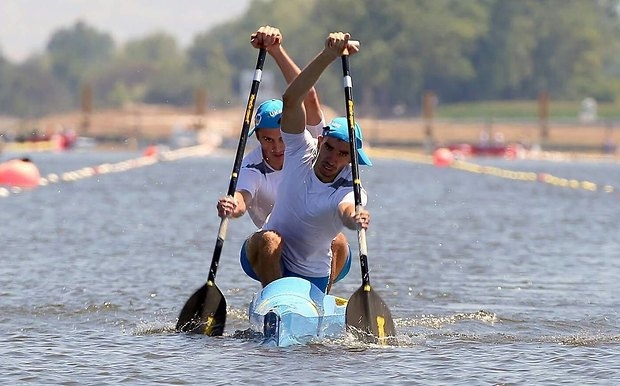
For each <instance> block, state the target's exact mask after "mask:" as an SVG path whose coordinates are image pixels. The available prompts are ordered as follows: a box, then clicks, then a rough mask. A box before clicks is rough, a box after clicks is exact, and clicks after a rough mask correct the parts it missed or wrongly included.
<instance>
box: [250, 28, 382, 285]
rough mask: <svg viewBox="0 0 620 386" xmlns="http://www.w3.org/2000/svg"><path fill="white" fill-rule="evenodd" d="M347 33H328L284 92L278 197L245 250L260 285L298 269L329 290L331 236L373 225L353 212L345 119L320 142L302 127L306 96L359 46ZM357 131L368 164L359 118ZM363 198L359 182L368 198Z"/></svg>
mask: <svg viewBox="0 0 620 386" xmlns="http://www.w3.org/2000/svg"><path fill="white" fill-rule="evenodd" d="M349 37H350V35H349V34H344V33H341V32H339V33H332V34H330V35H329V37H328V38H327V40H326V43H325V48H324V49H323V50H322V51H321V52H320V53H319V54H318V55H317V56H316V57H315V58H314V59H313V60H312V61H311V62H310V64H309V65H308V66H307V67H306V68H305V69H304V70H303V71H301V73H300V74H299V75H298V76H297V77H296V78H295V80H293V82H291V84H289V87H288V88H287V89H286V91H285V93H284V96H283V109H282V122H281V131H282V139H283V141H284V144H285V160H286V162H285V164H284V167H283V169H282V174H283V175H282V181H281V182H280V185H279V192H278V198H277V199H276V202H275V205H274V208H273V211H272V212H271V214H270V216H269V217H268V219H267V222H266V223H265V224H264V226H263V229H262V230H259V231H258V232H255V233H254V234H253V235H252V236H250V238H249V239H248V241H247V243H246V245H245V250H244V252H245V253H246V255H247V259H248V261H249V263H250V264H251V268H252V272H250V273H248V274H249V275H250V276H252V277H255V278H258V279H259V280H260V282H261V284H262V285H263V286H265V285H267V284H269V283H270V282H272V281H274V280H276V279H278V278H280V277H283V276H297V277H301V278H304V279H306V280H309V281H310V282H312V283H313V284H315V285H316V286H317V287H318V288H319V289H320V290H321V291H323V292H328V290H329V285H330V281H331V279H330V276H331V275H332V271H331V268H330V265H331V260H332V257H334V256H333V254H334V253H340V252H339V251H336V250H332V249H331V243H332V240H333V239H334V237H336V235H337V234H338V233H340V232H341V231H342V229H343V228H344V227H346V228H348V229H352V230H356V229H358V228H363V229H367V228H368V224H369V221H370V213H369V212H368V211H367V210H365V209H362V210H361V211H359V213H357V214H356V210H355V200H354V194H353V180H352V171H351V165H350V162H351V154H350V146H349V132H348V125H347V122H346V120H345V118H336V119H334V120H332V121H331V122H330V123H329V124H328V125H327V126H326V127H325V129H324V130H323V135H321V136H319V138H318V143H317V141H315V140H314V139H313V138H312V135H310V133H309V132H308V131H307V130H305V122H306V119H307V118H306V112H305V109H304V107H303V101H304V98H305V97H306V95H307V94H308V92H309V91H310V90H311V89H312V88H313V87H314V84H315V83H316V82H317V80H318V79H319V77H320V75H321V74H322V73H323V71H324V70H325V69H326V68H327V67H328V66H329V65H330V64H331V63H332V62H333V61H334V60H335V59H337V58H339V57H340V56H341V55H342V54H343V53H348V54H354V53H356V52H357V51H358V49H359V48H358V47H357V46H353V45H351V44H349ZM355 131H356V135H357V140H356V144H355V148H356V151H357V156H358V159H359V163H360V164H361V165H369V166H370V165H372V163H371V161H370V159H369V158H368V155H367V154H366V153H365V152H364V149H363V147H362V135H361V134H362V133H361V130H360V128H359V126H358V125H356V126H355ZM366 197H367V196H366V192H365V191H364V190H363V189H362V204H364V205H365V203H366ZM338 258H340V257H338ZM246 273H247V270H246ZM252 273H253V274H254V275H252Z"/></svg>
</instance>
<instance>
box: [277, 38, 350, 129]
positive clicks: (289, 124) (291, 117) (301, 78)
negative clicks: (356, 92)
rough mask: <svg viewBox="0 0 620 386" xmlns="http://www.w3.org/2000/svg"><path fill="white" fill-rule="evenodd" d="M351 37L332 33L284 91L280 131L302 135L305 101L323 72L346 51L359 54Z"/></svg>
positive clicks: (304, 119) (304, 120)
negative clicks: (322, 47)
mask: <svg viewBox="0 0 620 386" xmlns="http://www.w3.org/2000/svg"><path fill="white" fill-rule="evenodd" d="M349 37H350V35H349V34H348V33H347V34H345V33H342V32H337V33H331V34H330V35H329V37H328V38H327V40H326V41H325V48H324V49H323V50H322V51H321V52H320V53H319V54H318V55H317V56H316V57H315V58H314V59H313V60H312V61H311V62H310V64H308V66H306V68H304V69H303V71H301V73H300V74H299V75H298V76H297V77H296V78H295V80H293V82H292V83H291V84H289V86H288V87H287V89H286V91H284V95H283V96H282V102H283V105H284V106H283V108H282V123H281V126H280V129H281V130H282V132H284V133H290V134H300V133H302V132H303V131H304V129H305V122H306V112H305V109H304V106H303V100H304V98H305V97H306V95H307V94H308V92H309V91H310V89H311V88H312V87H314V84H315V83H316V82H317V80H318V79H319V77H320V76H321V74H322V73H323V71H325V69H326V68H327V67H328V66H329V65H330V64H331V63H332V62H333V61H334V60H336V58H338V57H340V56H341V55H342V54H343V53H344V52H346V51H345V50H347V49H348V50H349V53H350V54H353V53H355V52H357V50H358V48H357V47H356V46H350V45H349Z"/></svg>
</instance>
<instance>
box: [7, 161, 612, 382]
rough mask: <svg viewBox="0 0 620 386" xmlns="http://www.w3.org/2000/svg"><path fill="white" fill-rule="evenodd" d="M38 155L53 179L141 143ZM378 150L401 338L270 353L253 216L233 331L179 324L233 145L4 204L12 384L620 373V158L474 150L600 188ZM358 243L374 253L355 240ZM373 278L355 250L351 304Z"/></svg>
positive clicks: (374, 271)
mask: <svg viewBox="0 0 620 386" xmlns="http://www.w3.org/2000/svg"><path fill="white" fill-rule="evenodd" d="M30 156H31V158H32V159H33V161H34V162H35V163H36V164H37V165H38V166H39V168H40V170H41V173H42V175H44V176H49V175H50V174H51V173H55V174H57V175H62V173H63V172H67V171H75V170H79V169H80V168H84V167H86V166H95V165H104V164H114V163H118V162H121V161H124V160H128V159H134V158H136V157H139V156H140V154H138V153H129V152H102V153H87V152H83V153H80V152H74V153H71V152H70V153H63V154H53V153H49V154H43V153H42V154H31V155H30ZM373 162H374V163H375V166H374V167H372V168H368V169H366V168H362V170H361V177H362V183H363V185H364V186H365V188H366V189H367V190H368V192H369V204H368V209H369V210H370V211H371V213H372V215H373V218H372V223H371V229H369V231H368V233H367V240H368V255H369V266H370V269H371V272H370V278H371V281H372V283H373V287H374V289H375V291H376V292H377V293H379V294H380V295H381V297H382V298H383V299H384V301H385V302H386V303H387V304H388V306H389V307H390V309H391V311H392V314H393V316H394V319H395V324H396V328H397V330H398V338H399V344H398V345H397V346H391V347H380V346H372V345H363V344H361V343H358V342H355V341H354V340H353V339H352V338H350V337H348V338H344V339H342V340H338V341H328V342H323V343H321V344H313V345H308V346H301V347H290V348H268V347H264V346H261V345H260V344H259V343H258V342H257V340H255V339H253V338H251V337H248V336H247V335H244V334H239V333H238V332H239V331H243V330H245V329H247V328H248V322H247V312H246V308H247V306H248V304H249V301H250V299H251V296H252V295H253V293H254V292H255V291H256V290H257V289H258V284H257V283H256V282H254V281H252V280H251V279H249V278H248V277H246V276H245V275H244V274H243V272H242V270H241V268H240V266H239V262H238V257H237V256H238V255H237V253H238V249H239V247H240V245H241V242H242V241H243V239H244V238H245V237H246V236H247V235H248V234H249V233H250V232H251V231H252V225H251V222H250V220H249V218H242V219H238V220H233V221H232V222H231V224H230V226H229V228H228V235H227V239H226V242H225V245H224V250H223V253H222V258H221V261H220V266H219V270H218V274H217V279H216V282H217V284H218V287H219V288H220V289H221V290H222V292H223V293H224V295H225V297H226V300H227V302H228V306H229V310H228V320H227V326H226V331H225V335H224V336H223V337H202V336H188V335H184V334H177V333H175V332H174V325H175V322H176V318H177V316H178V313H179V311H180V309H181V307H182V306H183V304H184V303H185V301H186V300H187V298H188V297H189V296H190V295H191V294H192V293H193V292H194V291H195V290H196V289H197V288H198V287H200V286H201V285H202V284H204V282H205V280H206V276H207V273H208V267H209V264H210V261H211V256H212V253H213V247H214V245H215V240H216V236H217V229H218V226H219V218H218V217H217V216H216V211H215V203H216V199H217V198H218V197H219V196H220V195H222V194H224V193H225V191H226V190H227V188H228V181H229V176H230V171H231V168H232V163H233V155H232V153H230V152H221V153H220V152H215V153H214V154H212V155H209V156H201V157H188V158H182V159H178V160H174V161H166V162H158V163H155V164H152V165H149V166H144V167H135V168H133V167H127V168H126V169H123V170H122V171H119V172H116V173H109V174H97V175H92V176H88V177H87V178H80V179H77V180H75V181H64V182H57V183H49V184H48V185H46V186H41V187H38V188H36V189H34V190H31V191H22V192H19V191H9V192H10V193H9V194H4V195H3V196H1V197H0V224H1V229H2V247H1V264H0V383H2V384H63V385H72V384H76V385H77V384H80V385H82V384H170V385H172V384H174V385H194V384H200V385H204V384H209V385H224V384H268V385H288V384H308V383H313V384H330V385H331V384H360V383H362V384H407V385H410V384H420V385H448V384H449V385H472V384H473V385H530V384H545V385H551V384H574V385H583V384H601V385H609V384H615V383H617V382H618V379H620V322H619V314H618V313H619V310H620V302H619V300H618V299H619V297H618V294H619V293H620V280H618V277H619V274H620V259H619V258H618V257H619V253H620V248H619V247H620V242H619V235H620V233H619V230H618V224H619V222H618V221H619V219H620V194H619V192H620V191H619V190H616V189H615V186H617V185H620V166H619V165H618V164H616V163H611V162H609V163H605V162H598V163H594V162H580V161H571V162H550V161H531V160H517V161H504V160H500V159H479V160H474V162H476V163H477V164H482V165H486V166H493V167H495V168H496V169H489V170H509V171H526V172H533V173H537V175H539V176H543V175H552V176H557V177H559V178H566V179H573V180H577V181H587V182H589V183H596V184H598V185H597V186H599V189H597V190H596V191H592V190H590V189H582V188H580V187H575V186H574V184H573V185H572V186H573V187H570V186H562V185H561V184H559V185H558V184H549V183H544V182H542V180H541V179H537V180H535V181H529V180H521V179H514V178H503V177H502V176H499V175H497V173H495V174H488V173H477V172H476V173H474V172H469V171H465V170H461V169H455V168H439V167H435V166H432V165H429V164H424V163H417V162H409V161H404V160H398V159H389V158H379V157H375V158H374V160H373ZM614 184H615V185H614ZM565 185H566V184H565ZM584 186H586V185H584ZM587 186H590V185H587ZM602 186H607V188H606V189H602V188H601V187H602ZM5 193H6V191H5ZM347 237H348V238H349V240H350V242H351V243H352V245H353V251H354V255H356V251H357V248H356V247H357V244H356V243H357V241H356V237H355V233H354V232H349V233H347ZM360 284H361V274H360V268H359V261H358V260H354V264H353V267H352V269H351V272H350V273H349V275H348V276H347V277H346V278H345V279H344V280H343V281H342V282H340V283H338V284H336V285H335V286H334V288H333V291H332V292H333V293H334V294H336V295H339V296H342V297H349V296H350V295H351V294H352V293H353V292H354V291H355V290H356V289H357V288H359V286H360Z"/></svg>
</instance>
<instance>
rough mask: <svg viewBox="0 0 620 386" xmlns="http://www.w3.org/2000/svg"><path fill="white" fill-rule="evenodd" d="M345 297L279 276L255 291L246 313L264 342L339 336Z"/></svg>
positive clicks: (342, 329)
mask: <svg viewBox="0 0 620 386" xmlns="http://www.w3.org/2000/svg"><path fill="white" fill-rule="evenodd" d="M346 307H347V299H343V298H339V297H336V296H333V295H326V294H324V293H323V292H321V290H319V289H318V288H317V287H316V286H315V285H313V284H312V283H310V282H309V281H307V280H304V279H301V278H297V277H285V278H282V279H278V280H276V281H274V282H272V283H270V284H269V285H267V286H266V287H265V288H263V289H262V290H261V291H260V292H258V293H256V294H255V295H254V297H253V299H252V301H251V303H250V307H249V311H248V315H249V319H250V324H251V328H252V330H254V331H257V332H262V334H263V344H266V345H273V346H278V347H287V346H292V345H300V344H307V343H312V342H317V341H321V340H324V339H333V338H337V337H342V336H344V335H345V333H346V322H345V313H346Z"/></svg>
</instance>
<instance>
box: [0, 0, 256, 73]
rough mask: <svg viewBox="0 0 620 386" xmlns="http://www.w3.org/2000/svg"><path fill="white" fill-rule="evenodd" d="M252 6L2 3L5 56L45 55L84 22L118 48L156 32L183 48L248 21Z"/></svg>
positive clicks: (208, 0)
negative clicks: (59, 36) (61, 33)
mask: <svg viewBox="0 0 620 386" xmlns="http://www.w3.org/2000/svg"><path fill="white" fill-rule="evenodd" d="M249 3H250V0H0V52H2V55H3V56H4V57H5V58H7V59H9V60H10V61H12V62H20V61H22V60H24V59H26V58H27V57H28V56H30V55H31V54H33V53H37V52H43V51H44V50H45V46H46V45H47V42H48V39H49V38H50V36H51V34H52V33H53V32H54V31H56V30H58V29H60V28H69V27H72V26H73V25H74V24H75V22H76V21H77V20H83V21H85V22H86V23H87V24H88V25H90V26H92V27H94V28H95V29H97V30H99V31H100V32H102V33H108V34H110V35H112V37H113V38H114V40H115V41H116V43H117V44H121V43H123V42H125V41H127V40H129V39H133V38H139V37H142V36H145V35H147V34H149V33H151V32H155V31H165V32H168V33H170V34H172V35H173V36H175V37H176V39H177V42H178V43H179V44H180V45H181V46H182V47H183V48H185V47H187V46H188V45H189V44H191V41H192V39H193V37H194V35H196V34H197V33H200V32H204V31H206V30H208V29H210V28H212V27H214V26H215V25H217V24H219V23H222V22H225V21H228V20H230V19H234V18H235V17H238V16H240V15H242V14H243V13H244V12H245V10H246V9H247V7H248V6H249Z"/></svg>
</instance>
